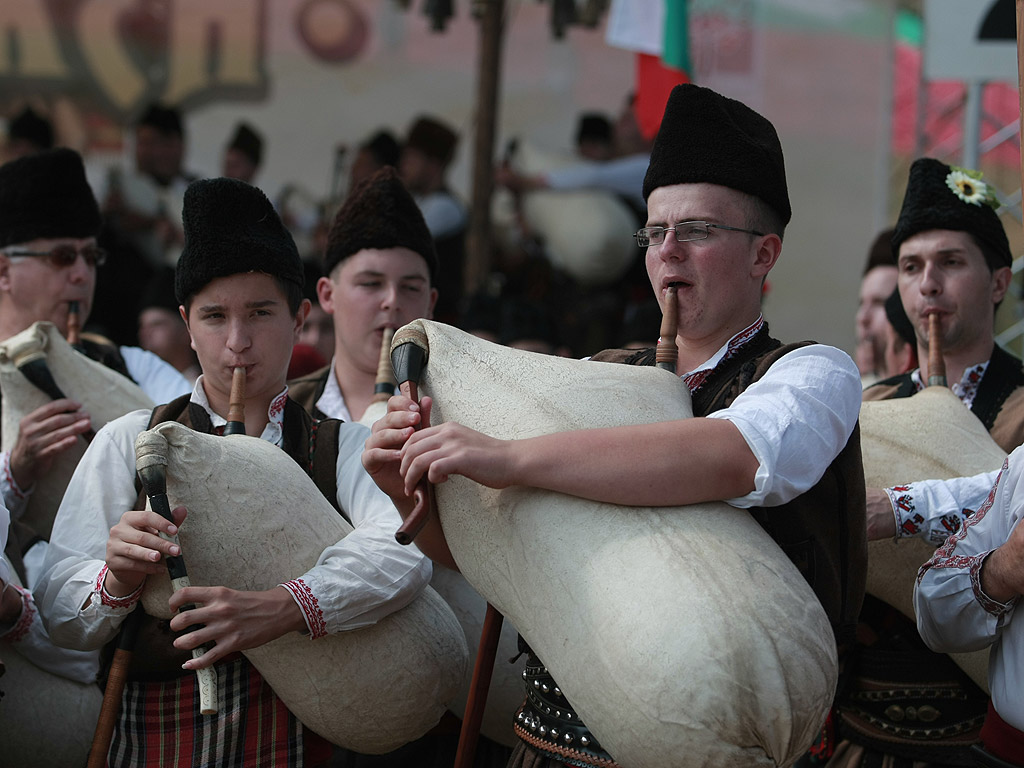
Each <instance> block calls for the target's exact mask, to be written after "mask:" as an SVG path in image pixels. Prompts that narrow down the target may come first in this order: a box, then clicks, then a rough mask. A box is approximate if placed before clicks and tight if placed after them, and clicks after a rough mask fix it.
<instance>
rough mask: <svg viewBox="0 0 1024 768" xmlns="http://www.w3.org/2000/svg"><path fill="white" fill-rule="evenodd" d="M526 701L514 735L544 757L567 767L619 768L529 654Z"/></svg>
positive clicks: (525, 674) (538, 663)
mask: <svg viewBox="0 0 1024 768" xmlns="http://www.w3.org/2000/svg"><path fill="white" fill-rule="evenodd" d="M523 679H524V680H525V681H526V701H524V702H523V705H522V706H521V707H520V708H519V711H518V712H517V713H516V719H515V723H514V724H513V728H514V729H515V732H516V735H517V736H518V737H519V738H520V739H522V740H523V741H525V742H526V743H527V744H529V745H530V746H531V747H533V748H534V749H536V750H537V751H538V752H541V753H542V754H543V755H544V756H545V757H549V758H551V759H553V760H560V761H562V762H563V763H565V764H566V765H571V766H578V767H579V768H588V767H589V766H599V768H619V765H618V763H616V762H615V761H614V760H613V759H612V757H611V755H609V754H608V753H607V752H605V751H604V749H602V748H601V745H600V744H599V743H598V741H597V739H595V738H594V735H593V734H592V733H590V731H589V729H588V728H587V726H586V725H585V724H584V723H583V722H582V721H581V720H580V718H579V715H577V714H576V712H575V710H573V708H572V705H571V704H570V703H569V701H568V700H567V699H566V698H565V696H564V695H563V694H562V691H561V689H560V688H559V687H558V684H557V683H556V682H555V680H554V678H553V677H552V676H551V674H550V673H549V672H548V670H547V668H546V667H545V666H544V665H543V664H542V663H541V661H540V659H538V658H537V657H536V656H535V655H534V654H533V653H532V652H530V653H529V654H528V656H527V661H526V668H525V669H524V670H523Z"/></svg>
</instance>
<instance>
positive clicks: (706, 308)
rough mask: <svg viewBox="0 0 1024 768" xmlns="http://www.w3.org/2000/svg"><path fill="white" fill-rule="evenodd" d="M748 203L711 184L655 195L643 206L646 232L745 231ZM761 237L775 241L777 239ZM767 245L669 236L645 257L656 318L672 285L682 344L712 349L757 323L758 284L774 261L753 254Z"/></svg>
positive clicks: (714, 234) (724, 236) (727, 236)
mask: <svg viewBox="0 0 1024 768" xmlns="http://www.w3.org/2000/svg"><path fill="white" fill-rule="evenodd" d="M747 200H748V198H747V196H746V195H744V194H742V193H741V192H736V191H735V190H732V189H729V188H728V187H722V186H719V185H717V184H675V185H673V186H668V187H658V188H657V189H655V190H654V191H653V192H651V194H650V197H649V198H648V200H647V212H648V213H647V225H646V226H648V227H655V226H657V227H672V226H675V225H676V224H677V223H679V222H684V221H706V222H708V223H713V224H722V225H725V226H729V227H740V228H744V229H746V228H748V222H747V218H748V213H747V205H748V203H747ZM767 237H769V238H774V239H775V240H776V241H777V240H778V238H777V237H776V236H775V235H768V236H767ZM765 240H766V238H765V237H757V236H755V235H751V234H747V233H744V232H731V231H728V230H722V229H711V230H709V232H708V237H707V239H705V240H694V241H690V242H682V243H680V242H677V241H676V239H675V236H674V233H672V232H668V233H666V237H665V242H663V243H662V244H661V245H657V246H651V247H649V248H648V249H647V257H646V258H647V276H648V277H649V278H650V280H651V286H652V287H653V288H654V293H655V296H656V297H657V299H658V303H659V304H660V305H661V307H662V311H664V308H665V291H666V289H667V288H668V286H669V284H675V285H676V303H677V305H678V309H679V331H678V335H679V336H680V337H682V338H685V339H689V340H692V341H693V342H694V343H701V342H707V343H712V342H715V341H716V340H717V339H718V338H720V337H722V336H723V335H725V338H728V337H729V336H732V335H733V334H735V333H738V332H739V331H741V330H743V328H745V327H746V326H747V325H749V324H750V323H752V322H753V321H754V320H756V319H757V315H758V313H759V312H760V301H761V284H762V282H763V279H764V277H765V275H767V274H768V271H769V270H770V269H771V268H772V266H774V264H775V260H776V259H777V257H778V252H777V251H776V252H775V253H774V255H772V254H768V253H765V249H764V248H761V247H759V245H760V244H761V243H762V242H763V241H765ZM778 245H779V247H781V243H779V244H778ZM737 326H738V327H737ZM720 343H724V340H723V341H722V342H720Z"/></svg>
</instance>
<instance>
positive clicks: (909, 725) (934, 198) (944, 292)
mask: <svg viewBox="0 0 1024 768" xmlns="http://www.w3.org/2000/svg"><path fill="white" fill-rule="evenodd" d="M996 208H998V202H997V200H996V196H995V192H994V190H993V189H992V188H991V187H990V186H989V185H988V184H987V183H986V182H985V181H983V180H982V178H981V174H980V173H977V172H975V171H970V170H967V169H963V168H957V167H953V166H949V165H946V164H945V163H942V162H940V161H938V160H935V159H933V158H920V159H918V160H915V161H914V163H913V165H912V166H911V168H910V176H909V179H908V182H907V190H906V194H905V196H904V199H903V207H902V209H901V210H900V216H899V220H898V221H897V223H896V228H895V231H894V233H893V238H892V248H893V252H894V253H895V254H896V255H897V267H898V299H899V302H900V304H901V305H902V307H903V308H904V309H905V311H906V315H907V317H908V318H909V321H910V323H911V324H912V327H913V330H914V332H915V335H916V346H917V354H918V360H919V363H920V366H921V367H920V368H915V369H914V370H911V371H909V372H906V373H902V374H900V375H897V376H893V377H891V378H889V379H886V380H884V381H881V382H879V383H878V384H876V385H874V386H872V387H869V388H868V389H866V390H865V391H864V399H865V400H888V399H892V398H903V397H912V396H914V395H915V394H917V393H918V392H919V391H921V390H922V389H924V387H925V385H926V384H925V383H926V382H927V381H928V376H929V373H930V371H929V370H928V365H929V348H930V346H931V345H932V343H933V341H938V342H939V343H941V347H942V353H943V359H944V362H945V366H946V376H947V380H948V381H949V382H951V383H952V390H953V392H954V393H955V394H956V395H957V396H958V397H959V398H960V400H961V401H962V402H963V403H964V405H965V406H966V407H968V408H970V410H971V412H972V413H973V414H974V415H975V416H977V417H978V419H979V420H980V421H981V422H982V424H984V425H985V428H986V429H987V430H988V431H989V433H990V434H991V436H992V438H993V439H994V440H995V441H996V442H997V443H998V444H999V446H1000V447H1001V448H1002V449H1003V450H1004V451H1012V450H1013V449H1014V448H1015V447H1016V446H1018V445H1019V444H1020V443H1021V441H1022V440H1024V370H1022V366H1021V362H1020V360H1018V359H1017V358H1015V357H1013V356H1012V355H1010V354H1009V353H1007V352H1006V351H1004V350H1003V349H1002V348H1000V347H999V346H998V345H996V344H995V339H994V335H995V311H996V308H997V307H998V306H999V303H1000V302H1001V301H1002V300H1003V298H1004V297H1005V295H1006V292H1007V289H1008V288H1009V284H1010V277H1011V272H1010V263H1011V261H1012V257H1011V255H1010V247H1009V242H1008V240H1007V238H1006V232H1005V231H1004V229H1003V225H1002V222H1000V220H999V217H998V215H997V214H996ZM933 315H935V316H938V317H939V319H940V320H939V322H940V329H941V332H942V336H941V339H938V340H933V339H932V337H931V334H930V328H929V323H930V320H931V317H932V316H933ZM992 469H993V473H992V474H991V475H980V476H978V477H976V478H967V479H961V480H958V481H951V482H949V483H946V482H943V481H937V480H936V481H923V482H917V481H915V482H908V483H903V484H900V485H898V486H896V487H893V488H888V489H884V490H875V489H869V491H868V532H869V537H870V538H872V539H883V538H892V537H907V536H920V537H921V538H924V539H926V540H927V541H929V542H931V543H933V544H934V545H939V544H941V543H942V542H943V541H945V540H946V538H947V537H948V536H949V535H950V534H952V533H954V532H956V531H957V530H959V529H960V528H961V527H962V525H963V521H964V519H966V518H967V517H968V516H970V515H971V514H973V512H974V510H977V509H978V508H979V507H980V506H981V505H982V503H983V502H984V501H985V498H986V497H987V495H988V493H989V491H990V490H991V489H992V485H993V482H994V481H995V470H997V469H998V467H993V468H992ZM908 586H909V585H908ZM863 621H864V623H865V624H866V625H868V626H870V627H871V636H872V637H874V638H875V639H874V642H873V643H872V644H871V645H869V646H867V647H865V648H862V649H860V651H859V653H858V657H859V659H860V662H859V663H860V664H861V668H860V670H859V671H858V673H857V678H856V679H857V684H855V685H854V687H853V689H852V690H851V692H850V694H849V697H848V698H847V699H845V700H842V701H841V710H842V718H841V721H840V723H841V729H842V735H843V736H844V738H845V739H847V740H848V741H849V742H852V743H853V744H858V745H861V746H863V747H864V748H865V751H864V757H863V761H864V762H863V764H865V765H867V764H874V763H873V762H871V761H876V760H882V759H888V756H892V757H902V758H907V759H916V760H929V761H932V762H931V763H930V764H933V765H946V764H950V765H961V764H965V763H964V762H963V761H965V760H970V757H969V756H968V751H967V746H968V745H969V744H970V743H971V742H972V741H977V739H978V732H979V729H980V727H981V724H982V722H983V720H984V717H985V707H986V697H985V695H984V693H983V692H982V691H981V690H980V689H979V688H978V687H977V686H976V685H974V683H973V682H972V681H971V680H970V679H969V678H968V677H967V675H966V674H964V673H963V672H962V671H960V670H959V669H958V668H957V667H956V666H954V665H953V664H952V662H951V661H950V660H949V658H948V657H946V656H945V655H943V654H939V653H934V652H932V651H930V650H928V649H927V648H925V647H924V643H923V641H922V640H921V638H920V637H919V636H918V634H917V631H916V628H915V627H914V624H913V622H911V621H908V620H907V619H905V618H904V617H903V616H901V615H900V614H899V613H898V612H897V611H895V610H894V609H890V608H888V607H886V606H885V605H884V604H882V603H880V601H875V600H873V599H869V601H868V602H867V603H866V605H865V615H864V617H863ZM865 686H867V687H870V689H871V690H872V692H873V693H872V695H870V696H866V695H865V694H864V687H865ZM936 697H948V698H950V699H955V700H956V701H957V702H958V703H957V704H956V705H955V706H945V707H940V708H938V709H937V710H936V711H937V713H938V714H937V715H936V716H935V717H934V718H932V719H931V720H929V727H928V728H927V729H922V728H920V727H918V725H917V724H916V723H915V722H914V721H913V720H907V719H906V717H905V716H904V714H903V713H904V712H905V711H907V710H908V708H910V709H914V710H916V709H918V708H920V707H922V706H931V704H932V703H933V702H934V701H936V700H937V698H936ZM883 701H885V702H886V703H882V702H883ZM890 705H892V706H890Z"/></svg>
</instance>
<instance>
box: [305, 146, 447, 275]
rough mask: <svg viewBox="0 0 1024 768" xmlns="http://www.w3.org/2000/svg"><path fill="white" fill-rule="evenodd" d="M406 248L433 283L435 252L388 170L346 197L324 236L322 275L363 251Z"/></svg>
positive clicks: (422, 223) (416, 212)
mask: <svg viewBox="0 0 1024 768" xmlns="http://www.w3.org/2000/svg"><path fill="white" fill-rule="evenodd" d="M399 247H402V248H408V249H409V250H410V251H415V252H416V253H418V254H419V255H420V256H422V257H423V259H424V261H426V262H427V269H428V270H429V271H430V282H431V283H432V284H436V283H437V251H436V250H435V249H434V239H433V238H432V237H431V236H430V230H429V229H427V223H426V222H425V221H424V220H423V214H422V213H420V209H419V206H417V205H416V201H415V200H413V199H412V195H410V194H409V191H408V190H407V189H406V188H405V185H404V184H402V181H401V179H399V178H398V173H397V172H396V171H395V169H394V168H392V167H391V166H385V167H384V168H381V169H380V170H379V171H377V172H376V173H375V174H373V176H371V177H370V178H368V179H364V180H363V181H361V182H360V183H359V184H357V185H356V187H355V189H353V190H352V192H351V193H349V196H348V198H346V200H345V202H344V203H343V204H342V206H341V208H340V209H339V210H338V214H337V215H336V216H335V217H334V223H333V224H332V225H331V231H330V233H329V234H328V235H327V250H326V251H325V252H324V274H326V275H329V274H331V270H333V269H334V268H335V267H336V266H337V265H338V264H339V263H340V262H342V261H344V260H345V259H347V258H348V257H349V256H352V255H353V254H355V253H358V252H359V251H361V250H363V249H364V248H377V249H381V250H383V249H385V248H399Z"/></svg>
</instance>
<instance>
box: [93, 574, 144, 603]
mask: <svg viewBox="0 0 1024 768" xmlns="http://www.w3.org/2000/svg"><path fill="white" fill-rule="evenodd" d="M107 570H108V568H107V566H106V564H104V565H103V567H102V568H100V573H99V575H98V576H97V577H96V585H95V587H94V588H93V593H92V603H93V605H96V603H97V602H98V603H99V604H100V605H104V606H106V607H107V608H132V607H134V606H135V603H137V602H138V601H139V598H140V597H142V588H143V587H144V586H146V582H145V581H143V582H142V583H141V584H139V586H138V588H137V589H136V590H135V591H134V592H132V593H131V594H129V595H125V596H124V597H115V596H114V595H112V594H110V593H109V592H107V588H106V587H105V586H103V582H104V581H105V580H106V578H107Z"/></svg>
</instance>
